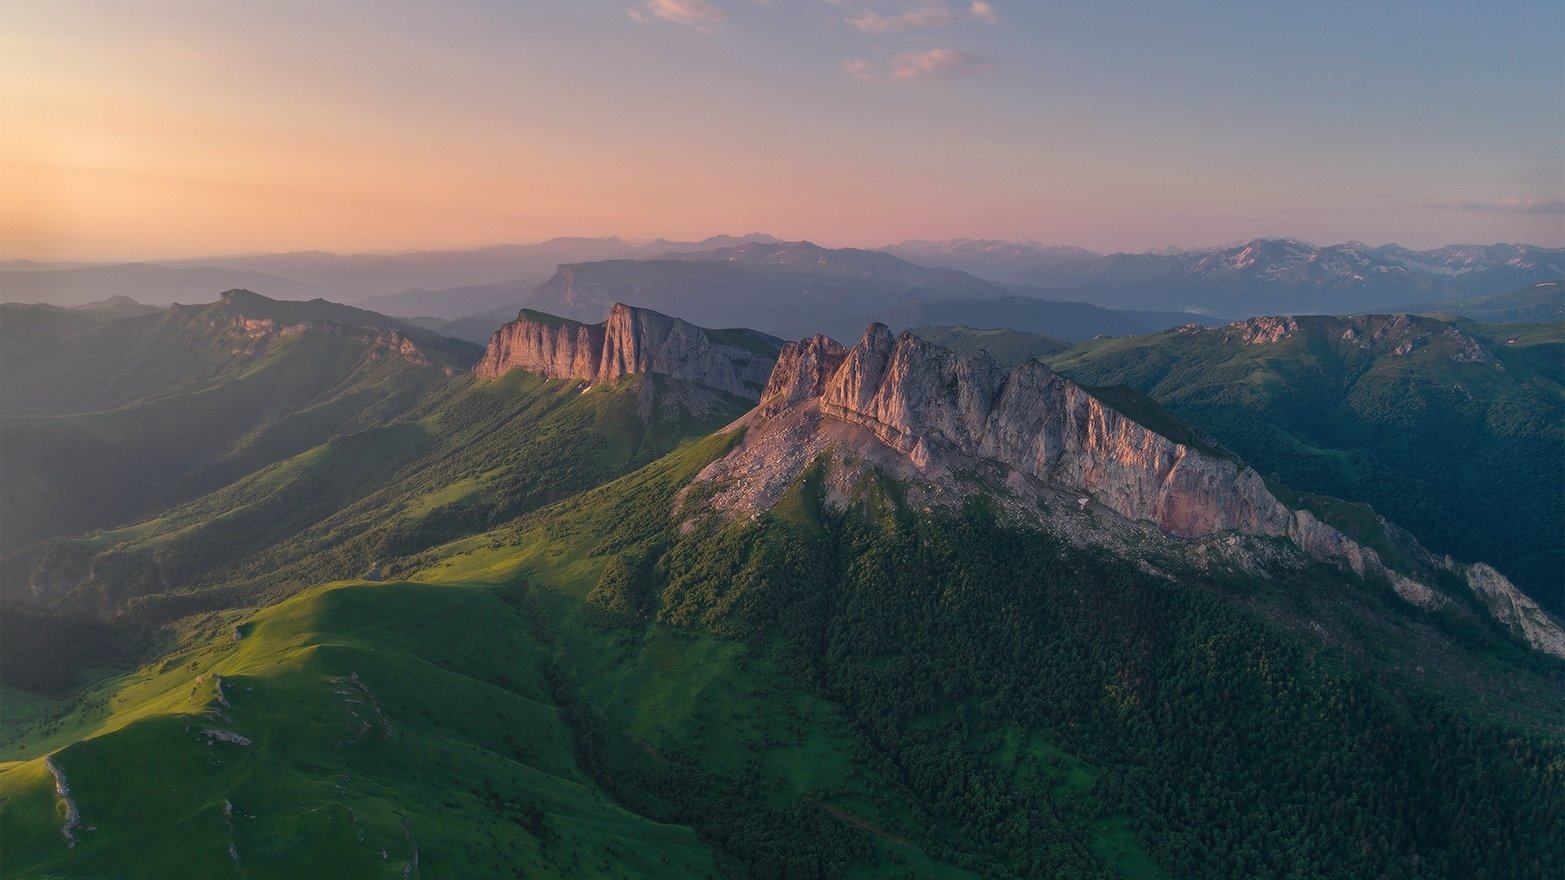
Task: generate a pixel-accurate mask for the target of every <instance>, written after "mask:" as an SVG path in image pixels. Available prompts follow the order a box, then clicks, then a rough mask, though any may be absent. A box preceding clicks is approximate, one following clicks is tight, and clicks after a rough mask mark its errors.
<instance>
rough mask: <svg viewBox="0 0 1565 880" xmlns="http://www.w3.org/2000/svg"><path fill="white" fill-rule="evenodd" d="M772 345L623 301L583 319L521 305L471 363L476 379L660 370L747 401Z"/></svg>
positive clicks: (606, 378)
mask: <svg viewBox="0 0 1565 880" xmlns="http://www.w3.org/2000/svg"><path fill="white" fill-rule="evenodd" d="M779 345H781V340H777V339H773V338H772V337H770V336H767V335H766V334H764V333H758V332H756V331H753V330H721V331H714V330H706V329H704V328H701V327H697V326H695V325H694V324H690V323H688V322H686V321H682V320H680V319H678V318H672V317H669V316H668V315H663V314H659V313H658V312H654V311H652V310H650V309H638V308H633V307H631V306H627V305H624V304H623V303H616V304H615V305H614V307H613V308H612V309H611V310H610V311H609V316H608V319H607V320H605V321H604V322H603V323H602V324H591V325H589V324H582V323H579V322H576V321H571V320H567V319H564V318H556V317H554V316H552V315H544V314H541V313H538V312H531V311H527V310H523V311H522V313H521V315H519V316H518V317H517V319H516V320H515V321H512V322H511V323H509V324H506V325H505V326H503V327H501V328H500V329H499V330H496V331H495V333H494V336H493V337H492V338H491V339H490V340H489V347H488V349H487V350H486V351H485V352H484V357H483V359H482V360H480V361H479V362H478V364H477V365H476V366H475V367H474V368H473V370H474V372H475V373H477V374H478V376H479V377H480V378H484V379H493V378H495V377H497V376H500V375H502V374H504V373H507V372H509V371H511V370H518V369H519V370H526V371H527V372H530V373H536V374H538V375H540V376H543V377H544V378H547V379H578V380H581V381H583V382H591V383H593V384H608V383H613V382H617V381H619V379H620V378H621V377H623V376H626V375H630V374H632V373H661V374H663V375H665V376H672V377H673V378H676V379H684V380H687V381H690V382H696V383H699V384H701V385H705V386H707V387H709V388H715V389H717V390H719V391H724V392H727V393H729V394H733V395H737V396H739V397H746V398H749V399H751V400H755V399H757V398H758V397H759V396H760V392H761V389H762V386H763V385H764V383H765V382H766V379H767V376H768V375H770V373H771V370H772V363H773V360H774V358H773V356H772V354H771V353H772V352H775V351H776V349H777V347H778V346H779Z"/></svg>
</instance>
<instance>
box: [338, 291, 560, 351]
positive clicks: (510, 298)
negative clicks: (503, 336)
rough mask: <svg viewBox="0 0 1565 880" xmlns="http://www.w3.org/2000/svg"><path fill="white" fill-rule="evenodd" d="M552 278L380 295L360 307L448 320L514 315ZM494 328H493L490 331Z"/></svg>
mask: <svg viewBox="0 0 1565 880" xmlns="http://www.w3.org/2000/svg"><path fill="white" fill-rule="evenodd" d="M548 279H549V276H548V275H541V276H538V277H535V278H520V279H515V280H511V281H501V282H497V283H495V284H479V285H474V286H472V287H453V288H448V289H445V290H423V289H417V290H404V291H401V292H399V293H380V294H376V295H375V296H372V297H368V298H367V299H364V300H361V301H360V302H359V303H358V304H359V305H361V306H363V307H364V308H367V309H374V310H376V311H378V312H382V313H384V314H387V315H396V316H398V317H433V318H442V319H444V320H447V321H454V320H456V319H458V318H463V317H467V316H469V315H476V314H479V313H482V312H492V311H496V310H498V311H502V312H508V313H510V314H512V315H514V314H516V310H517V308H518V303H522V302H525V301H526V300H527V297H528V295H529V294H531V293H532V292H533V291H534V290H536V289H537V288H538V285H540V284H542V283H544V282H545V281H547V280H548ZM493 329H494V328H493V327H490V328H489V330H493ZM487 336H488V331H485V338H487ZM476 341H480V342H481V341H482V340H476Z"/></svg>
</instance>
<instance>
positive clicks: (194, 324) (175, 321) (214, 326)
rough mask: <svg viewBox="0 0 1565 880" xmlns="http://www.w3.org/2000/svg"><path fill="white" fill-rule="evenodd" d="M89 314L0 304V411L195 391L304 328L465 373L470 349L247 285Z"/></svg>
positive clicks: (79, 406)
mask: <svg viewBox="0 0 1565 880" xmlns="http://www.w3.org/2000/svg"><path fill="white" fill-rule="evenodd" d="M89 317H92V316H90V315H86V314H82V313H80V312H75V311H72V312H63V313H62V312H60V311H59V310H55V309H51V308H49V307H47V306H22V305H13V304H9V303H7V304H5V305H3V306H0V374H3V376H4V379H3V380H0V413H4V414H13V415H58V414H67V413H83V412H94V411H100V410H108V409H114V408H116V407H121V406H124V405H126V404H129V403H133V402H135V401H139V400H143V399H145V398H149V397H155V396H158V395H162V394H167V393H170V392H174V391H194V390H198V389H201V388H204V387H207V386H209V385H211V384H212V383H213V382H216V381H221V380H222V379H224V378H225V377H230V376H232V375H235V374H237V373H239V372H242V371H244V370H247V369H250V368H251V367H253V366H254V365H255V364H256V363H258V362H259V361H261V360H263V359H265V358H266V356H267V355H268V354H269V353H270V352H271V351H272V350H273V348H274V347H276V346H278V345H281V344H282V343H284V342H285V341H286V340H287V339H289V338H291V337H292V336H294V335H297V334H299V333H304V332H309V333H313V334H325V335H329V336H333V337H336V338H339V339H340V340H342V341H343V342H344V343H347V342H348V341H350V340H351V341H352V342H353V344H355V345H360V346H364V345H367V346H370V347H371V348H376V349H377V350H384V351H386V352H393V351H394V352H395V353H396V356H398V357H401V358H403V359H404V360H408V361H409V362H417V361H422V362H424V364H426V365H433V366H437V367H439V368H441V369H446V368H449V369H451V370H463V369H466V368H467V367H468V366H470V365H471V364H472V363H473V361H475V360H477V358H478V354H479V349H477V348H476V347H474V346H472V345H470V344H468V343H465V342H461V341H458V340H454V339H449V338H447V337H444V336H441V335H439V334H436V333H431V332H429V331H427V330H423V329H420V328H417V327H414V326H412V325H409V324H406V323H403V322H401V321H397V320H395V319H392V318H388V317H386V316H384V315H379V314H376V313H374V312H369V311H365V310H363V309H356V308H353V307H351V306H344V305H338V304H337V303H331V302H326V301H325V300H313V301H311V302H294V301H280V300H273V299H269V298H267V297H263V296H260V295H259V294H255V293H251V292H250V291H246V290H230V291H228V292H226V293H224V294H222V296H221V297H220V298H219V300H218V301H217V302H215V303H212V304H210V305H204V306H175V307H172V308H169V309H164V310H159V311H157V312H156V313H154V314H148V315H141V316H136V317H128V318H119V319H112V320H106V321H101V320H87V318H89ZM372 337H373V338H372ZM404 343H406V344H407V345H408V346H410V347H409V348H407V350H406V351H404V350H403V345H404Z"/></svg>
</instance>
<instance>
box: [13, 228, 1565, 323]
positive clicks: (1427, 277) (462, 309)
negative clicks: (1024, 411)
mask: <svg viewBox="0 0 1565 880" xmlns="http://www.w3.org/2000/svg"><path fill="white" fill-rule="evenodd" d="M690 262H695V263H701V264H704V265H703V266H701V267H694V266H688V265H687V266H684V267H683V268H681V267H679V266H677V265H674V264H677V263H690ZM600 263H601V264H602V265H597V264H600ZM714 263H721V264H726V265H727V266H728V268H726V269H719V268H715V267H713V266H711V265H709V264H714ZM1562 277H1565V249H1548V248H1540V247H1534V246H1531V245H1508V244H1496V245H1453V246H1448V247H1443V248H1436V249H1432V250H1426V251H1414V250H1410V249H1407V248H1403V247H1399V246H1397V245H1385V246H1380V247H1371V246H1368V245H1364V244H1360V243H1357V242H1349V243H1347V244H1340V245H1330V246H1325V247H1317V246H1314V245H1310V244H1307V243H1304V242H1300V241H1297V240H1293V239H1256V240H1253V241H1249V242H1244V243H1240V244H1235V245H1229V246H1224V247H1220V248H1207V249H1192V250H1178V249H1165V250H1163V251H1153V252H1146V253H1140V254H1127V253H1115V254H1108V255H1099V254H1095V253H1093V252H1090V251H1086V250H1082V249H1080V248H1070V247H1062V246H1046V245H1042V244H1039V243H1037V242H1025V243H1016V242H1005V241H996V240H971V239H955V240H951V241H945V242H931V241H907V242H903V243H901V244H898V245H890V246H887V247H884V248H881V249H880V250H878V251H869V250H859V249H854V248H841V249H828V248H820V247H816V246H815V245H812V244H810V243H808V242H791V243H790V242H781V241H779V240H778V239H776V238H775V237H773V236H770V235H765V234H762V233H754V234H750V235H745V236H716V237H713V238H709V239H706V240H703V241H699V242H672V241H665V240H661V239H659V240H657V241H652V242H644V243H639V244H631V243H628V242H625V241H622V240H620V239H617V238H604V239H591V238H561V239H551V240H549V241H545V242H541V243H538V244H531V245H501V246H496V247H491V248H482V249H477V250H471V251H424V252H413V253H406V254H397V255H358V256H339V255H334V254H326V253H319V252H305V253H294V254H262V255H255V256H239V257H218V258H210V259H201V260H175V261H166V262H162V263H156V264H142V263H131V264H91V265H81V264H40V263H33V262H30V261H16V260H13V261H8V262H7V263H5V264H4V265H3V266H0V297H3V298H4V299H5V301H8V302H36V303H49V304H54V305H77V304H81V303H86V302H89V301H95V300H101V299H104V298H105V297H110V296H126V297H130V298H133V299H135V300H137V301H138V302H142V303H150V304H154V305H163V304H168V303H171V302H176V301H183V302H201V301H205V300H206V299H207V298H209V297H210V296H211V295H212V294H211V291H216V290H222V289H225V288H234V287H243V288H247V289H252V290H256V291H258V292H261V293H263V294H266V295H268V296H272V297H274V298H283V299H310V298H318V297H324V298H327V299H331V300H334V301H341V302H349V303H354V304H358V305H362V306H365V307H367V308H371V309H375V310H377V311H381V312H385V313H387V314H392V315H397V316H401V317H404V318H410V319H412V318H418V319H422V320H421V323H422V324H423V325H424V326H428V327H438V328H445V329H448V330H460V332H461V333H462V334H464V338H467V339H469V340H470V341H479V342H481V341H482V340H483V339H484V338H485V337H486V335H487V333H488V332H489V331H490V330H492V329H493V326H488V327H484V326H482V325H484V324H491V325H492V324H493V323H494V322H493V318H494V316H495V315H497V314H498V315H504V314H506V313H509V314H512V315H514V314H515V313H516V311H517V310H518V309H520V308H522V307H529V308H536V309H538V310H540V311H545V312H550V313H557V314H561V315H565V316H568V317H572V318H575V319H578V320H586V321H597V320H601V319H602V318H603V317H604V315H605V314H606V309H607V306H608V305H609V304H610V303H611V302H613V301H616V300H625V301H628V302H631V303H632V304H636V305H644V306H647V307H649V308H656V309H662V310H664V311H668V312H674V313H679V314H682V315H686V316H689V317H692V318H694V319H696V320H700V321H705V322H707V323H716V324H722V325H727V326H737V325H741V324H749V325H753V326H757V327H759V328H760V329H763V330H766V331H768V332H773V333H779V334H782V335H784V336H793V335H801V334H804V333H809V332H821V331H830V332H836V333H839V334H842V333H846V332H847V330H848V328H849V325H850V324H851V323H860V324H861V323H863V322H865V321H868V320H874V319H882V320H883V319H884V318H885V317H886V316H884V315H882V314H881V311H882V310H884V309H886V308H889V307H892V306H894V305H898V304H902V303H906V302H910V301H914V300H931V301H953V302H954V301H965V300H976V299H1006V298H1014V297H1018V296H1025V297H1030V298H1032V299H1036V300H1045V301H1065V302H1071V303H1076V304H1077V306H1075V307H1076V308H1080V305H1081V304H1090V305H1094V306H1097V307H1100V308H1108V309H1132V310H1143V311H1152V312H1158V313H1175V312H1180V313H1194V314H1199V315H1204V316H1210V317H1216V318H1222V319H1237V318H1246V317H1253V316H1258V315H1273V314H1338V313H1344V312H1361V311H1374V310H1379V311H1431V310H1438V309H1439V308H1441V307H1442V305H1443V304H1453V305H1454V304H1457V303H1460V302H1463V301H1467V300H1471V299H1474V298H1481V297H1484V296H1489V295H1494V294H1501V293H1506V292H1509V291H1512V290H1517V289H1520V288H1524V287H1528V286H1531V285H1535V284H1539V283H1545V282H1552V281H1557V280H1559V279H1561V278H1562ZM723 291H728V292H729V293H730V294H733V295H735V296H737V297H738V299H735V300H733V301H728V300H726V299H725V298H724V297H723V295H722V292H723ZM643 297H644V299H643ZM747 309H748V311H747ZM790 309H791V311H790ZM475 317H476V318H477V319H478V320H477V321H476V323H475V321H474V318H475ZM811 320H813V321H815V322H816V326H810V321H811ZM823 322H826V323H823ZM829 322H836V323H829ZM1098 323H1100V324H1103V323H1105V322H1104V321H1099V322H1098ZM1017 329H1020V328H1017ZM1148 329H1155V328H1150V327H1146V326H1143V325H1139V324H1137V325H1134V326H1129V327H1124V328H1120V329H1119V330H1118V331H1117V333H1118V334H1119V335H1123V334H1127V333H1136V332H1144V331H1145V330H1148ZM1097 332H1116V331H1097ZM1055 335H1057V336H1059V335H1064V334H1060V333H1056V334H1055ZM1088 335H1095V334H1088Z"/></svg>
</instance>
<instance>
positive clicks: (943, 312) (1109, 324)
mask: <svg viewBox="0 0 1565 880" xmlns="http://www.w3.org/2000/svg"><path fill="white" fill-rule="evenodd" d="M874 319H875V320H878V321H880V322H882V323H884V324H886V325H887V326H889V327H891V328H892V329H893V330H904V329H907V328H910V327H928V326H935V325H960V326H964V327H973V328H976V329H981V330H1000V329H1004V330H1022V331H1026V332H1028V333H1041V334H1043V335H1045V336H1050V337H1053V338H1055V339H1063V340H1065V341H1067V342H1079V341H1081V340H1084V339H1091V338H1093V337H1094V336H1135V335H1139V334H1142V333H1152V332H1155V331H1158V330H1165V329H1167V328H1169V327H1178V326H1180V325H1184V324H1200V325H1203V326H1212V325H1216V324H1220V323H1222V322H1221V321H1218V320H1216V319H1214V318H1209V317H1207V316H1205V315H1198V314H1195V313H1193V312H1154V311H1143V310H1135V309H1106V308H1103V307H1102V306H1095V305H1091V304H1088V303H1084V302H1057V301H1054V300H1045V299H1035V298H1033V297H1030V296H1004V297H995V298H992V299H953V300H915V301H913V302H908V303H903V304H901V305H897V306H892V307H891V308H888V309H885V310H884V311H881V312H879V313H877V314H876V315H875V316H874ZM853 323H855V322H854V321H852V320H846V319H845V320H843V321H838V322H835V323H834V324H833V325H832V329H833V330H834V331H837V332H838V333H839V334H840V335H843V336H849V338H851V336H850V335H849V334H848V333H846V332H843V331H844V329H845V328H846V327H851V326H852V324H853ZM857 323H859V324H863V323H865V322H864V321H863V320H859V321H857Z"/></svg>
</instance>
